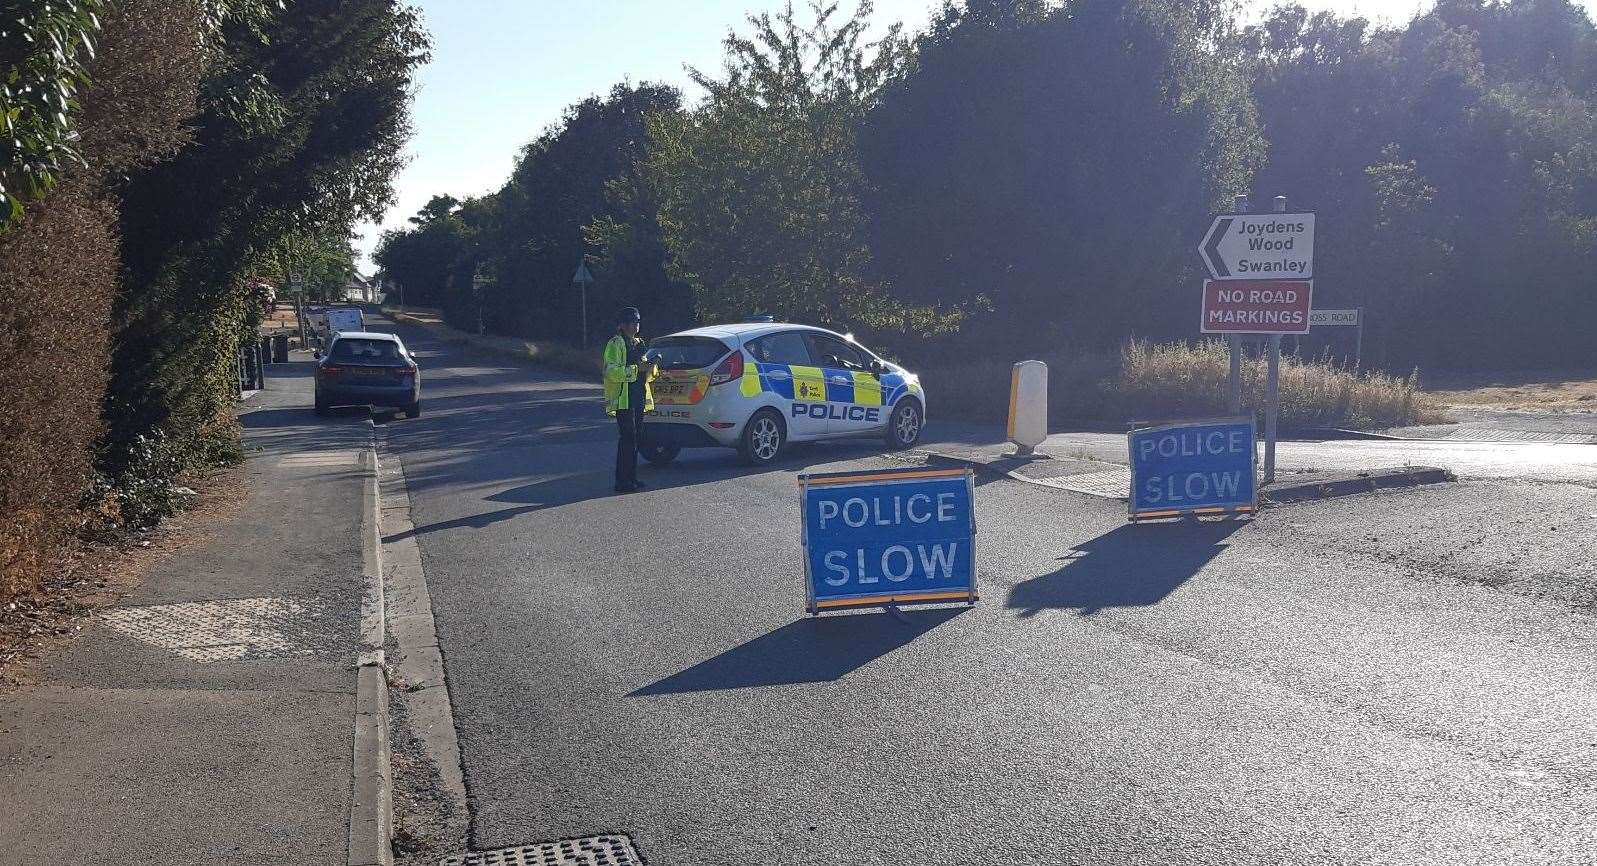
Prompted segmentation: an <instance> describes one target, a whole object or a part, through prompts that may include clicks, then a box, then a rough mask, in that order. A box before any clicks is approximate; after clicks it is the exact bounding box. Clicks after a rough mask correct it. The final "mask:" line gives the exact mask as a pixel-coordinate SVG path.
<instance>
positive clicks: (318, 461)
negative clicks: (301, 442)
mask: <svg viewBox="0 0 1597 866" xmlns="http://www.w3.org/2000/svg"><path fill="white" fill-rule="evenodd" d="M359 460H360V452H359V451H307V452H305V453H303V454H289V455H287V456H286V457H283V458H282V459H280V460H278V461H277V465H278V466H280V467H282V468H284V469H322V468H325V467H328V466H353V465H355V463H356V462H358V461H359Z"/></svg>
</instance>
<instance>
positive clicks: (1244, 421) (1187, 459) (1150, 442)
mask: <svg viewBox="0 0 1597 866" xmlns="http://www.w3.org/2000/svg"><path fill="white" fill-rule="evenodd" d="M1254 440H1255V431H1254V421H1253V416H1251V415H1247V416H1243V417H1237V418H1214V419H1206V420H1199V421H1176V422H1171V423H1169V424H1160V425H1157V426H1152V427H1144V428H1141V429H1137V430H1132V431H1131V432H1130V433H1128V434H1127V435H1126V442H1127V446H1128V447H1129V449H1130V451H1131V499H1130V509H1131V519H1132V520H1146V519H1151V518H1156V517H1179V516H1183V515H1187V514H1225V513H1241V512H1252V511H1253V510H1254V509H1255V508H1256V507H1257V506H1258V484H1257V478H1258V475H1257V469H1256V465H1257V451H1256V449H1255V448H1254Z"/></svg>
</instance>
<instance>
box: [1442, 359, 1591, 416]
mask: <svg viewBox="0 0 1597 866" xmlns="http://www.w3.org/2000/svg"><path fill="white" fill-rule="evenodd" d="M1426 393H1427V394H1428V395H1429V396H1430V397H1431V398H1433V399H1434V400H1436V401H1437V402H1438V403H1441V404H1443V405H1446V406H1473V407H1483V408H1494V409H1496V408H1500V409H1536V410H1547V411H1553V412H1597V372H1594V371H1592V370H1589V369H1588V370H1563V371H1549V370H1539V371H1535V370H1533V371H1521V372H1516V373H1493V374H1487V375H1480V376H1472V377H1469V378H1458V379H1452V380H1448V381H1445V382H1442V383H1440V384H1439V386H1437V387H1434V388H1428V389H1426Z"/></svg>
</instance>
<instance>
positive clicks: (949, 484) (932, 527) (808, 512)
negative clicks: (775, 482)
mask: <svg viewBox="0 0 1597 866" xmlns="http://www.w3.org/2000/svg"><path fill="white" fill-rule="evenodd" d="M974 479H975V476H974V474H973V473H972V472H971V470H970V469H969V468H963V469H922V468H918V467H917V468H910V469H886V470H879V471H866V472H827V473H810V474H805V475H800V476H799V498H800V501H801V503H802V505H803V510H804V522H803V524H802V525H803V530H802V538H803V544H804V578H805V580H804V583H805V597H806V604H805V610H806V611H808V612H809V613H811V614H817V613H820V612H822V611H827V610H840V609H845V608H857V607H888V608H892V607H895V606H897V605H901V604H926V603H937V602H960V601H962V602H965V603H967V604H975V603H976V512H975V480H974Z"/></svg>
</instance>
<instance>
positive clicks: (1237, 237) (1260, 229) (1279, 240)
mask: <svg viewBox="0 0 1597 866" xmlns="http://www.w3.org/2000/svg"><path fill="white" fill-rule="evenodd" d="M1276 199H1277V204H1280V199H1281V197H1280V196H1277V197H1276ZM1198 255H1199V256H1200V257H1201V258H1202V259H1203V263H1204V265H1205V266H1207V267H1208V269H1209V276H1211V277H1213V278H1214V279H1217V280H1309V279H1313V278H1314V214H1312V213H1285V212H1276V213H1268V214H1246V213H1234V214H1221V215H1220V216H1217V217H1215V218H1214V222H1213V223H1211V224H1210V225H1209V233H1208V234H1206V235H1204V237H1203V243H1201V244H1199V245H1198Z"/></svg>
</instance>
